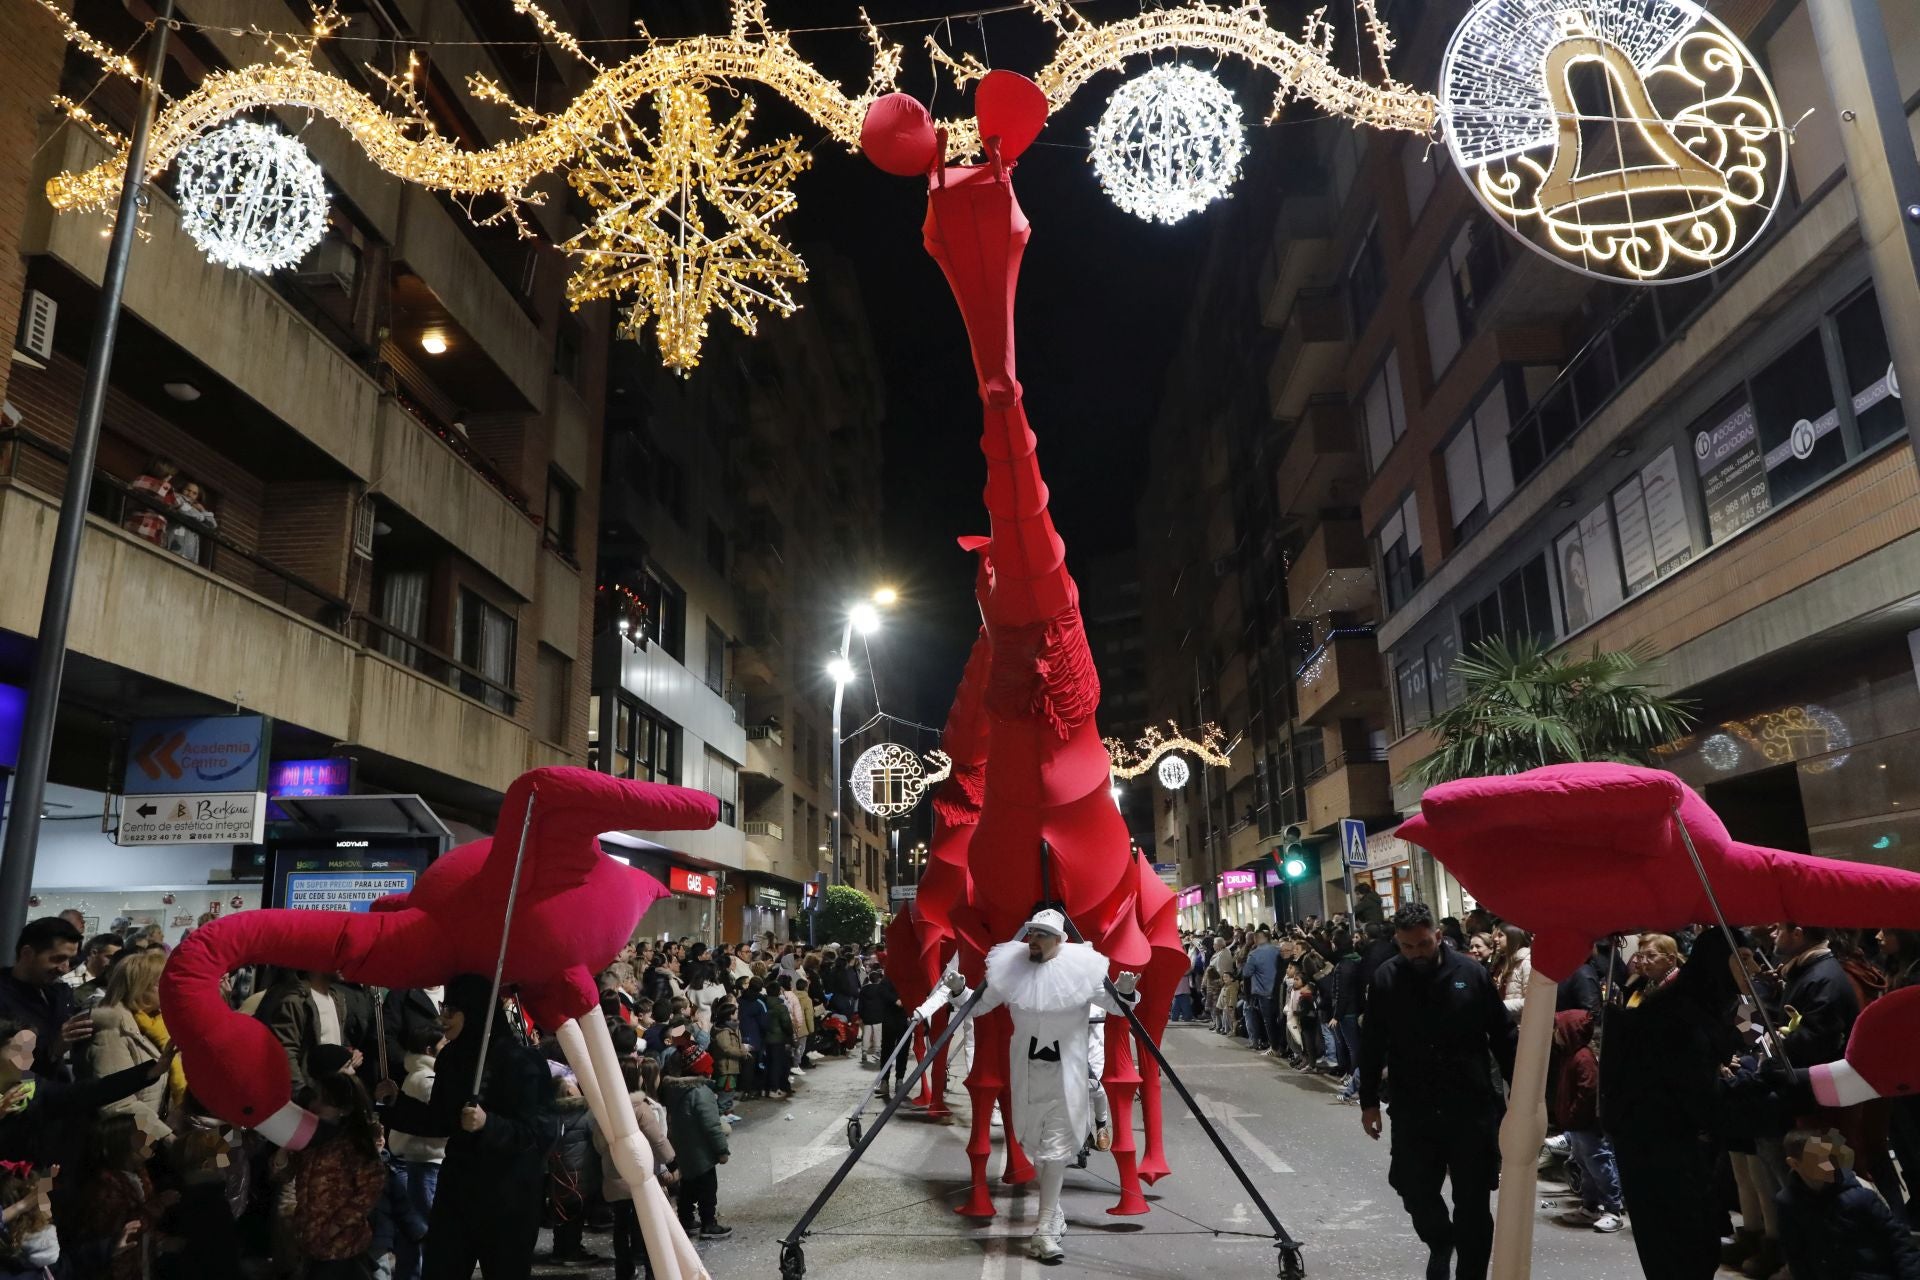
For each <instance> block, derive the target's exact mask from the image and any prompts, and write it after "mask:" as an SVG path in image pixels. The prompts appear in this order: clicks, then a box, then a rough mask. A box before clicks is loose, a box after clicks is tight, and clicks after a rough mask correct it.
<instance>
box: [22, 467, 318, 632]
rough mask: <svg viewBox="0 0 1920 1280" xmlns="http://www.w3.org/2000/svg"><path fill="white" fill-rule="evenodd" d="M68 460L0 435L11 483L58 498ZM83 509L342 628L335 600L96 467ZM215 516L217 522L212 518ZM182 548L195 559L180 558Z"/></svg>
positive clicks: (311, 619) (303, 614)
mask: <svg viewBox="0 0 1920 1280" xmlns="http://www.w3.org/2000/svg"><path fill="white" fill-rule="evenodd" d="M71 457H72V455H71V454H69V453H68V451H67V450H65V449H63V448H61V447H60V446H59V445H56V444H54V443H52V442H51V441H48V440H43V439H41V438H40V437H39V436H36V435H34V434H33V433H32V432H30V431H22V430H17V429H16V430H7V431H0V477H7V478H10V479H13V478H17V479H20V480H24V481H26V482H27V483H28V484H32V485H34V486H36V487H38V488H43V489H46V490H48V491H49V492H53V493H59V492H61V491H62V490H63V489H64V488H65V486H66V475H67V466H68V464H69V462H70V461H71ZM87 511H88V514H90V515H95V516H98V517H100V518H101V519H102V520H106V521H108V522H109V523H111V524H115V525H119V526H120V527H121V528H124V529H127V530H128V532H130V533H134V534H136V536H140V537H142V538H143V539H144V540H145V541H148V542H151V543H153V544H154V546H155V547H156V548H157V549H159V550H161V551H167V550H168V548H169V544H170V543H171V544H172V545H174V546H179V547H181V548H182V550H181V551H174V552H172V553H171V554H175V555H179V556H180V557H181V558H182V559H186V560H191V561H192V562H193V563H194V564H197V565H199V566H200V567H201V568H202V569H205V570H207V571H208V572H210V573H213V574H215V575H217V576H218V577H221V578H225V579H226V580H228V581H229V582H232V583H234V584H235V585H236V586H240V587H243V588H245V589H246V590H248V591H251V592H253V593H254V594H255V595H258V596H261V597H263V598H265V599H267V600H269V601H271V602H272V603H274V604H277V605H279V606H280V607H281V608H283V609H286V610H287V611H289V612H291V613H295V614H298V615H299V616H300V617H303V618H305V619H307V620H308V621H309V622H317V623H319V624H320V625H321V626H323V627H326V628H328V629H329V630H332V631H342V632H344V631H345V630H346V629H347V619H348V615H349V613H350V609H349V607H348V605H347V602H346V601H345V600H343V599H341V598H340V597H339V596H336V595H334V594H332V593H331V592H329V591H326V590H324V589H323V588H321V587H318V586H315V585H314V584H313V583H311V582H309V581H307V580H306V579H305V578H302V577H301V576H300V575H298V574H296V573H291V572H289V571H288V570H286V569H283V568H281V567H280V566H279V565H277V564H275V563H273V562H272V561H271V560H268V559H267V558H266V557H264V556H262V555H260V554H259V553H258V552H256V551H254V550H253V549H252V548H251V547H247V546H244V545H242V544H241V543H239V542H236V541H235V540H234V539H232V538H231V537H229V536H227V535H226V534H224V533H221V532H220V531H219V529H218V527H217V526H216V527H214V528H208V527H206V526H205V525H203V524H201V523H200V522H198V521H192V522H191V523H190V522H189V520H188V518H187V517H186V516H184V515H183V514H182V513H181V511H180V510H179V509H178V508H176V507H174V506H172V505H171V504H169V503H168V502H166V501H164V500H162V499H161V498H158V497H156V496H155V495H154V494H152V493H149V492H147V491H146V490H143V489H136V488H134V487H133V486H132V485H131V484H129V483H128V482H127V481H125V480H122V479H120V478H119V477H118V476H114V475H109V474H108V473H107V472H105V471H103V470H101V469H100V468H98V467H96V468H94V472H93V483H92V485H91V486H90V489H89V492H88V496H87ZM215 515H216V518H217V516H218V513H217V512H216V513H215ZM176 526H178V527H180V528H182V529H183V530H185V531H186V532H188V533H191V534H193V535H196V536H195V537H194V539H193V540H192V541H188V540H186V539H181V540H178V541H175V540H174V539H173V537H172V534H173V531H174V529H175V527H176ZM147 530H151V531H152V533H149V532H147ZM155 535H157V536H155ZM188 549H191V550H193V551H194V554H193V555H186V554H184V552H185V550H188Z"/></svg>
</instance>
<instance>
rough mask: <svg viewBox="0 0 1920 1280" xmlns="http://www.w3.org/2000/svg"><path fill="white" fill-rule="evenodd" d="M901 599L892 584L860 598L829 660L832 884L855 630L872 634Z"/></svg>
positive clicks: (835, 881)
mask: <svg viewBox="0 0 1920 1280" xmlns="http://www.w3.org/2000/svg"><path fill="white" fill-rule="evenodd" d="M899 599H900V595H899V593H898V592H896V591H895V590H894V589H893V588H892V587H881V588H880V589H879V590H878V591H875V592H874V593H873V595H872V596H871V597H870V598H868V599H866V600H862V601H860V602H859V603H858V604H856V605H854V606H853V607H852V608H850V609H848V610H847V620H846V624H845V625H844V626H842V627H841V628H840V651H839V652H838V653H836V654H834V656H833V659H832V661H830V662H828V663H827V675H829V676H830V677H832V679H833V809H832V814H831V816H830V817H829V819H828V826H829V827H830V829H831V838H832V840H833V878H832V880H831V881H829V883H831V884H839V883H841V876H840V807H841V805H842V804H843V803H845V801H846V798H847V782H846V779H845V778H842V777H841V776H840V711H841V707H842V706H843V705H844V704H845V702H846V698H847V685H848V684H849V683H851V682H852V680H853V675H854V671H853V659H852V658H851V657H849V656H848V654H849V653H850V652H851V651H852V649H853V633H854V631H855V630H856V629H858V630H859V632H860V634H861V635H863V636H866V635H872V634H873V633H874V632H875V631H877V630H879V629H880V610H881V609H884V608H888V607H891V606H892V605H893V604H894V603H895V602H896V601H898V600H899Z"/></svg>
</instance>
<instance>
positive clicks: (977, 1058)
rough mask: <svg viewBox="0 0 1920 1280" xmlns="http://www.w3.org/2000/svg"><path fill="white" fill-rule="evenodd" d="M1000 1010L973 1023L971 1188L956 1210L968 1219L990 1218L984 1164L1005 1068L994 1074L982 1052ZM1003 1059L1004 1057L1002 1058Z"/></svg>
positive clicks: (991, 1211)
mask: <svg viewBox="0 0 1920 1280" xmlns="http://www.w3.org/2000/svg"><path fill="white" fill-rule="evenodd" d="M1001 1016H1002V1015H1001V1013H1000V1011H999V1010H997V1009H996V1010H995V1011H994V1012H993V1013H990V1014H988V1015H987V1016H986V1017H985V1018H980V1019H975V1020H974V1024H973V1025H974V1045H975V1046H976V1048H975V1049H974V1054H973V1070H972V1071H970V1072H968V1073H967V1096H968V1097H969V1098H971V1099H972V1100H973V1117H972V1123H971V1124H970V1125H969V1126H968V1132H967V1163H968V1165H969V1166H970V1169H971V1179H972V1187H971V1192H970V1194H969V1195H968V1197H967V1202H966V1203H965V1204H963V1205H961V1206H960V1207H959V1208H958V1209H956V1210H955V1212H956V1213H961V1214H964V1215H965V1216H967V1217H969V1218H991V1217H992V1216H993V1214H994V1209H993V1196H992V1194H991V1193H990V1192H989V1191H988V1190H987V1160H988V1158H989V1157H991V1156H992V1155H993V1104H994V1100H995V1099H997V1098H999V1097H1000V1096H1001V1095H1002V1094H1003V1093H1005V1092H1006V1088H1007V1085H1006V1071H1005V1069H1004V1067H1002V1068H1001V1069H1000V1070H995V1066H994V1057H993V1054H992V1052H991V1050H985V1051H983V1046H987V1045H990V1044H991V1043H993V1042H994V1040H995V1039H996V1036H995V1032H996V1031H997V1030H998V1029H999V1028H998V1020H999V1019H1000V1017H1001ZM1002 1056H1003V1058H1004V1055H1002Z"/></svg>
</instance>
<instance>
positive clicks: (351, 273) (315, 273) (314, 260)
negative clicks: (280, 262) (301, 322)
mask: <svg viewBox="0 0 1920 1280" xmlns="http://www.w3.org/2000/svg"><path fill="white" fill-rule="evenodd" d="M359 272H360V254H359V251H358V250H356V249H355V248H354V247H353V246H352V245H351V244H348V243H347V242H346V241H345V240H337V239H335V238H334V237H332V236H328V237H327V238H326V239H324V240H322V241H321V242H320V243H319V244H318V245H316V246H315V247H314V250H313V252H312V253H310V254H308V255H307V256H306V257H305V258H304V259H302V260H301V263H300V266H299V267H298V268H297V269H296V270H295V271H294V273H293V278H294V279H296V280H298V281H299V282H300V283H301V284H304V285H306V286H307V287H308V288H312V287H314V286H315V285H333V286H335V287H336V288H338V289H339V290H340V291H341V292H342V293H351V292H353V280H354V277H355V276H356V275H358V274H359Z"/></svg>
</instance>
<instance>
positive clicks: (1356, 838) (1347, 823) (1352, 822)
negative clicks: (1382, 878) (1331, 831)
mask: <svg viewBox="0 0 1920 1280" xmlns="http://www.w3.org/2000/svg"><path fill="white" fill-rule="evenodd" d="M1340 861H1341V863H1342V864H1343V865H1345V866H1349V867H1364V866H1366V865H1367V824H1366V823H1364V822H1362V821H1361V820H1360V819H1358V818H1342V819H1340Z"/></svg>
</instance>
